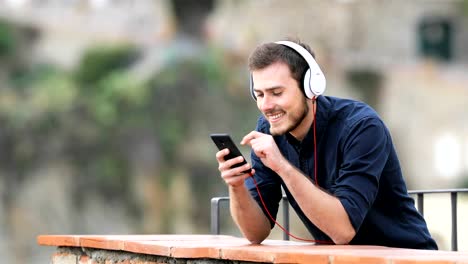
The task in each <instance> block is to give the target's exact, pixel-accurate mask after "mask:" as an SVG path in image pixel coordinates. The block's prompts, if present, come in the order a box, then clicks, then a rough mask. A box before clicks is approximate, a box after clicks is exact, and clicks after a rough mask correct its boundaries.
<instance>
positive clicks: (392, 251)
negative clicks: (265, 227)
mask: <svg viewBox="0 0 468 264" xmlns="http://www.w3.org/2000/svg"><path fill="white" fill-rule="evenodd" d="M37 243H38V244H39V245H42V246H66V247H85V248H98V249H106V250H115V251H126V252H132V253H140V254H148V255H157V256H165V257H173V258H211V259H226V260H237V261H253V262H268V263H324V264H330V263H333V264H337V263H382V264H410V263H432V264H435V263H454V264H455V263H456V264H461V263H465V264H468V252H451V251H429V250H412V249H401V248H390V247H379V246H336V245H314V244H311V243H302V242H294V241H282V240H266V241H264V242H263V243H262V244H261V245H252V244H250V243H249V242H248V241H247V240H246V239H243V238H237V237H232V236H220V235H40V236H38V237H37Z"/></svg>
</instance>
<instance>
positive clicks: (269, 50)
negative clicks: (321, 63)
mask: <svg viewBox="0 0 468 264" xmlns="http://www.w3.org/2000/svg"><path fill="white" fill-rule="evenodd" d="M288 41H292V42H295V43H297V44H299V45H301V46H302V47H303V48H305V49H306V50H307V51H308V52H310V54H311V55H312V57H314V58H315V54H314V52H313V51H312V50H311V49H310V47H309V45H307V44H305V43H302V42H300V41H299V40H297V39H294V40H291V39H288ZM276 62H283V63H286V64H287V65H288V67H289V70H290V71H291V75H292V77H293V78H294V79H295V80H296V81H297V83H298V84H299V87H301V88H303V87H302V86H303V85H302V84H303V81H302V78H303V77H304V74H305V72H306V70H307V69H308V68H309V65H308V64H307V61H306V60H305V59H304V58H303V57H302V56H301V55H300V54H299V53H298V52H297V51H295V50H294V49H292V48H290V47H287V46H284V45H281V44H276V43H274V42H270V43H265V44H262V45H260V46H258V47H257V48H256V49H255V50H254V51H253V52H252V54H251V55H250V57H249V70H250V71H255V70H260V69H264V68H266V67H268V66H269V65H271V64H273V63H276Z"/></svg>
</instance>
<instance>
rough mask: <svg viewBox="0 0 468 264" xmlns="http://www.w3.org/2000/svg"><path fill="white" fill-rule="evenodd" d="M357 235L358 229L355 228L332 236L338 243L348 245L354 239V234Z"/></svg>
mask: <svg viewBox="0 0 468 264" xmlns="http://www.w3.org/2000/svg"><path fill="white" fill-rule="evenodd" d="M355 235H356V231H355V230H354V228H351V229H347V230H343V231H342V232H339V233H338V234H336V235H335V236H333V237H332V239H333V242H334V243H335V244H336V245H347V244H349V243H350V242H351V240H353V238H354V236H355Z"/></svg>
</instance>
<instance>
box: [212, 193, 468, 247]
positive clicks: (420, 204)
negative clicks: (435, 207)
mask: <svg viewBox="0 0 468 264" xmlns="http://www.w3.org/2000/svg"><path fill="white" fill-rule="evenodd" d="M408 193H409V194H410V195H416V198H417V199H416V201H417V208H418V211H419V212H420V213H421V215H423V216H424V195H425V194H444V193H446V194H450V203H451V211H452V232H451V245H452V251H458V226H457V225H458V220H457V216H458V214H457V198H458V194H459V193H468V189H438V190H413V191H409V192H408ZM228 201H229V197H214V198H212V199H211V227H210V228H211V234H214V235H219V234H220V223H219V218H220V204H221V203H224V202H228ZM281 203H282V207H283V219H284V228H285V229H286V230H288V231H289V202H288V198H287V197H286V195H283V199H282V200H281ZM283 240H289V235H288V234H286V233H285V232H283Z"/></svg>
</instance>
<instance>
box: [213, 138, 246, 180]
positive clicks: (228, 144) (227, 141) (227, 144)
mask: <svg viewBox="0 0 468 264" xmlns="http://www.w3.org/2000/svg"><path fill="white" fill-rule="evenodd" d="M210 137H211V139H212V140H213V142H214V143H215V145H216V146H217V147H218V149H219V150H223V149H225V148H227V149H229V154H227V155H226V156H225V157H224V160H229V159H232V158H235V157H239V156H242V153H241V152H240V150H239V149H238V148H237V146H236V144H235V143H234V141H232V139H231V137H230V136H229V134H210ZM242 157H243V156H242ZM246 163H247V162H246V161H245V158H244V160H243V161H242V162H239V163H237V164H234V165H233V166H232V167H233V168H235V167H239V166H242V165H244V164H246ZM249 172H250V170H246V171H243V173H249Z"/></svg>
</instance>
